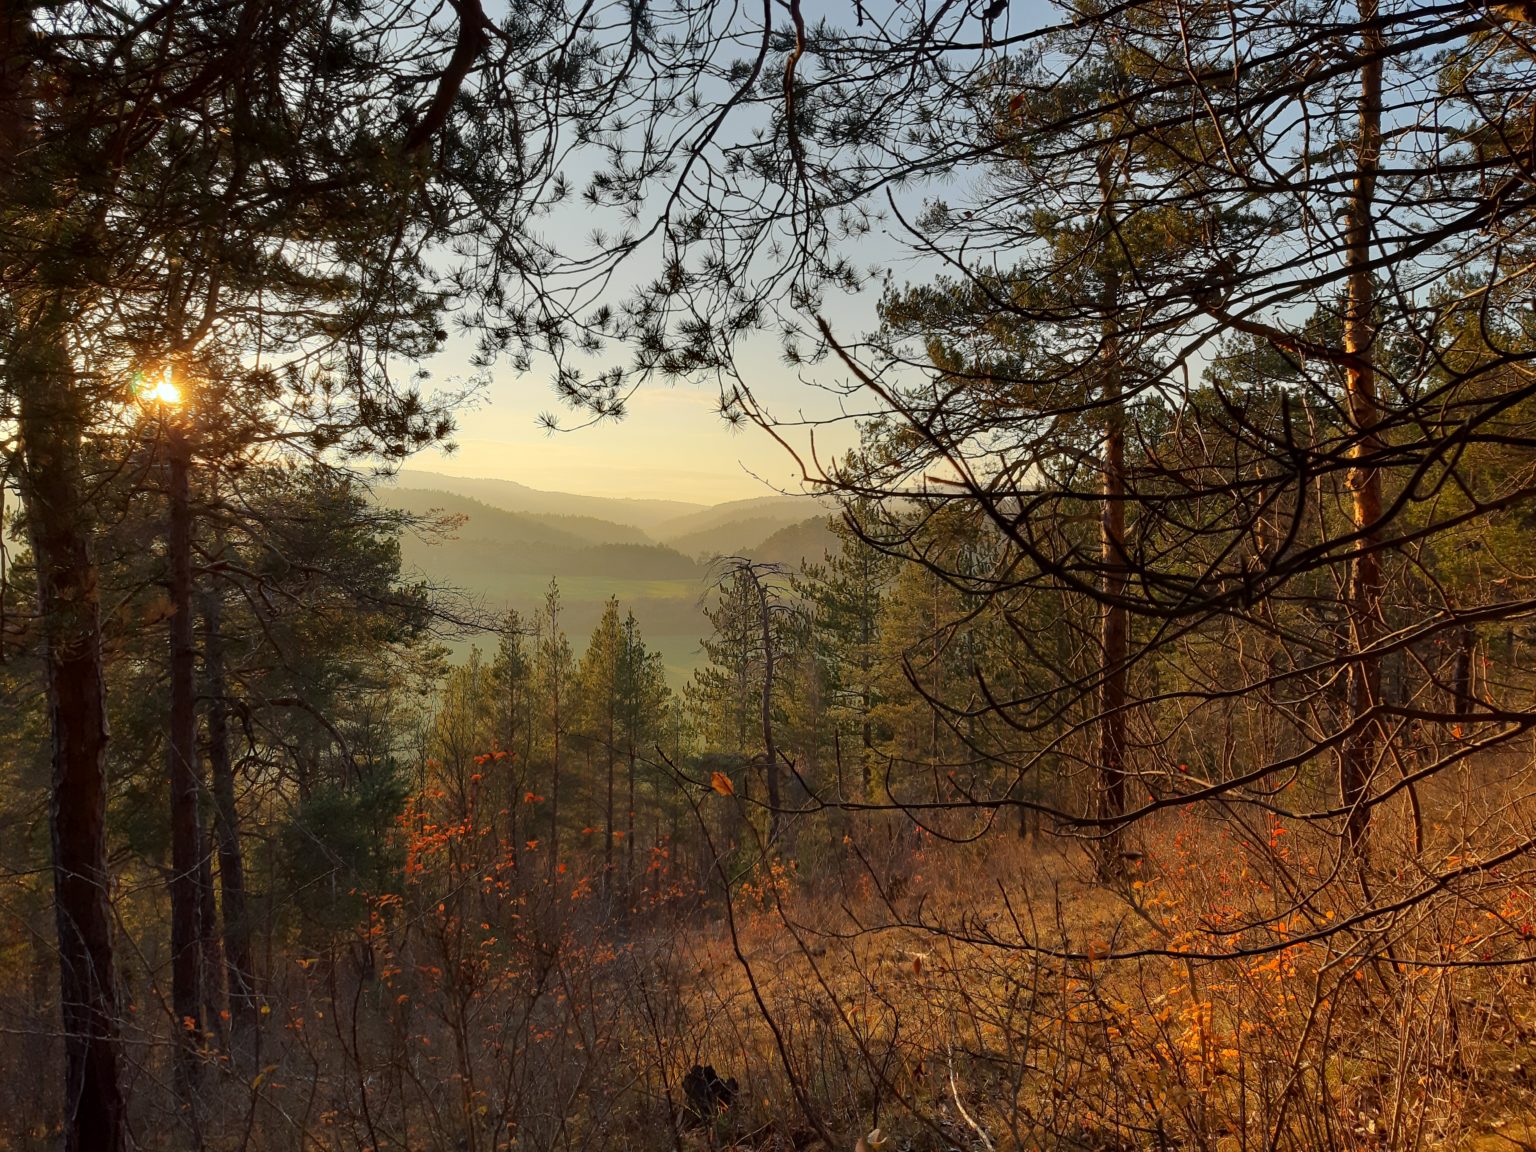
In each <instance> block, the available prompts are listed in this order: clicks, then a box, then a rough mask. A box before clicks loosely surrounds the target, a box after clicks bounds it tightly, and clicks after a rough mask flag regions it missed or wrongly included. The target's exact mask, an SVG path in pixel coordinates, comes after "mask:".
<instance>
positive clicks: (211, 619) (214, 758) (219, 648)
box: [203, 590, 259, 1066]
mask: <svg viewBox="0 0 1536 1152" xmlns="http://www.w3.org/2000/svg"><path fill="white" fill-rule="evenodd" d="M222 617H223V607H222V603H221V601H220V599H219V595H218V593H217V591H212V590H210V591H209V592H207V593H206V594H205V595H204V597H203V629H204V633H205V635H204V640H203V667H204V669H205V670H206V671H207V674H208V764H209V767H210V768H211V770H212V775H213V808H214V833H215V838H216V840H217V843H218V851H219V900H220V903H221V905H222V908H223V914H224V915H223V930H224V968H225V978H226V980H227V982H228V991H229V1015H230V1034H231V1041H232V1043H231V1045H230V1047H231V1049H232V1050H233V1053H234V1057H235V1059H236V1060H237V1061H240V1062H241V1063H242V1064H243V1065H245V1066H248V1065H249V1061H251V1060H252V1059H254V1056H255V1048H256V1030H257V1026H258V1023H259V1021H258V1018H257V1005H256V984H255V979H254V977H253V975H252V967H251V925H250V920H249V918H248V915H247V912H246V893H245V859H244V857H243V855H242V854H241V850H240V814H239V811H238V810H237V809H236V807H235V771H234V764H233V762H232V761H231V758H230V754H229V684H228V681H227V679H226V676H225V671H224V633H223V619H222Z"/></svg>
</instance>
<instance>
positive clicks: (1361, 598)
mask: <svg viewBox="0 0 1536 1152" xmlns="http://www.w3.org/2000/svg"><path fill="white" fill-rule="evenodd" d="M1376 13H1377V6H1376V2H1375V0H1364V3H1362V4H1361V6H1360V21H1361V25H1362V27H1363V28H1364V32H1363V33H1362V35H1361V44H1360V54H1361V60H1360V136H1359V141H1358V143H1357V145H1356V147H1357V152H1356V170H1355V183H1354V188H1353V190H1352V192H1351V194H1350V203H1349V217H1348V222H1347V226H1346V229H1345V237H1344V244H1345V259H1346V261H1347V265H1348V273H1349V298H1348V302H1347V305H1346V308H1345V313H1344V352H1345V354H1346V356H1347V357H1348V361H1347V363H1346V366H1345V389H1346V392H1347V396H1348V403H1349V421H1350V426H1351V429H1352V431H1353V432H1354V435H1355V443H1354V446H1353V447H1352V448H1351V449H1350V457H1351V461H1352V463H1351V467H1350V471H1349V479H1348V483H1349V489H1350V492H1351V494H1352V497H1353V499H1352V509H1351V511H1352V517H1353V526H1354V530H1355V558H1354V561H1353V563H1352V564H1351V566H1350V578H1349V593H1348V596H1349V602H1348V613H1349V628H1350V644H1351V647H1352V649H1353V652H1352V653H1351V658H1352V659H1351V664H1350V681H1349V722H1350V723H1351V724H1352V725H1353V726H1354V733H1353V735H1352V736H1351V738H1350V741H1349V743H1348V745H1347V746H1346V747H1345V749H1344V754H1343V757H1342V759H1341V761H1340V764H1339V799H1340V802H1341V803H1342V805H1343V806H1344V807H1345V808H1346V809H1347V810H1348V815H1347V816H1346V817H1345V832H1344V835H1345V840H1346V841H1347V842H1348V844H1349V847H1350V848H1351V849H1352V850H1353V851H1355V852H1357V853H1358V852H1362V851H1363V850H1364V848H1365V836H1366V831H1367V827H1368V825H1369V823H1370V809H1369V808H1368V807H1367V806H1366V800H1367V796H1366V793H1367V790H1368V789H1369V786H1370V778H1371V773H1372V772H1373V771H1374V770H1375V765H1376V761H1377V759H1378V757H1379V756H1380V752H1381V725H1380V722H1379V721H1378V720H1377V719H1376V717H1375V715H1374V713H1375V709H1376V706H1377V705H1378V703H1379V702H1380V699H1381V657H1380V656H1379V655H1378V654H1376V653H1375V652H1374V651H1372V649H1373V647H1374V645H1375V643H1376V641H1377V639H1378V638H1379V637H1380V635H1381V625H1382V621H1381V589H1382V576H1381V560H1380V557H1379V555H1378V545H1379V543H1380V532H1379V529H1378V528H1377V525H1378V523H1379V522H1380V520H1381V475H1380V472H1379V471H1378V469H1377V464H1376V461H1377V456H1378V453H1379V449H1380V440H1379V438H1378V436H1377V432H1376V426H1377V423H1378V422H1379V419H1380V414H1379V412H1378V408H1377V396H1376V370H1375V366H1374V364H1373V363H1372V357H1373V356H1374V349H1373V344H1374V340H1375V330H1374V313H1375V306H1376V294H1375V293H1376V290H1375V285H1374V284H1373V283H1372V282H1371V269H1370V257H1371V224H1372V221H1373V218H1374V201H1375V198H1376V173H1377V168H1378V165H1379V162H1380V158H1381V69H1382V64H1381V60H1382V53H1383V48H1384V45H1383V42H1382V36H1381V31H1380V29H1379V28H1377V27H1376Z"/></svg>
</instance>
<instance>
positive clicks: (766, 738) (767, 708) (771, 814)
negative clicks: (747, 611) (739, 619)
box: [747, 565, 780, 844]
mask: <svg viewBox="0 0 1536 1152" xmlns="http://www.w3.org/2000/svg"><path fill="white" fill-rule="evenodd" d="M747 571H748V573H749V574H750V575H751V577H752V582H753V583H754V584H756V585H757V603H758V610H759V612H760V613H761V617H762V633H763V696H762V720H763V761H764V769H765V771H766V772H767V783H768V842H769V843H770V844H774V843H777V841H778V839H779V818H780V817H779V752H778V749H777V748H776V747H775V746H774V741H773V621H772V619H771V617H770V616H769V613H768V588H767V585H765V584H764V583H763V579H762V577H761V576H760V575H759V574H758V573H757V572H755V571H753V569H752V568H751V567H750V565H749V566H748V568H747Z"/></svg>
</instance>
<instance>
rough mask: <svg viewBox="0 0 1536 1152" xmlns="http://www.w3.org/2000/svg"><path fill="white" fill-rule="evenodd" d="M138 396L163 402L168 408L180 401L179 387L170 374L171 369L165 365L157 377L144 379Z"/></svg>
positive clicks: (158, 402) (157, 402) (159, 402)
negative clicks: (142, 387)
mask: <svg viewBox="0 0 1536 1152" xmlns="http://www.w3.org/2000/svg"><path fill="white" fill-rule="evenodd" d="M139 397H140V398H141V399H143V400H146V401H153V402H155V403H156V404H164V405H165V406H166V407H168V408H175V407H176V406H177V405H179V404H180V403H181V389H180V388H178V387H177V386H176V381H175V380H174V379H173V377H172V375H171V369H170V367H169V366H167V367H166V368H165V369H164V370H163V371H162V372H161V373H160V375H159V376H158V377H156V378H154V379H152V380H149V381H146V386H145V388H144V389H143V391H141V392H140V393H139Z"/></svg>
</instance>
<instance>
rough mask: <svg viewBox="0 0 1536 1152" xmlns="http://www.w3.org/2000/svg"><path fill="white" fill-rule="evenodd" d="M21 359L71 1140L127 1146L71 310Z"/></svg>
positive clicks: (105, 1149)
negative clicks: (68, 326) (67, 342)
mask: <svg viewBox="0 0 1536 1152" xmlns="http://www.w3.org/2000/svg"><path fill="white" fill-rule="evenodd" d="M9 359H10V362H9V364H8V365H7V368H8V375H9V376H10V384H11V386H12V388H13V389H14V392H15V395H16V402H17V418H18V425H19V430H20V433H21V472H20V481H21V493H22V500H23V502H24V505H25V508H26V512H27V524H28V528H29V533H30V537H31V544H32V554H33V559H34V562H35V564H36V568H37V586H38V601H39V608H40V609H41V612H42V617H43V640H44V657H45V664H46V670H47V692H48V720H49V729H50V731H51V733H52V760H53V781H52V792H51V795H50V799H49V821H50V826H51V827H50V831H51V833H52V841H53V888H54V910H55V917H56V919H57V923H58V934H59V1002H60V1006H61V1008H62V1012H63V1028H64V1064H65V1081H64V1084H65V1096H64V1099H65V1109H64V1112H65V1119H64V1148H65V1150H66V1152H117V1150H118V1149H120V1148H122V1147H123V1146H124V1139H125V1138H124V1106H123V1096H122V1089H121V1085H120V1083H119V1078H118V1063H119V1053H120V1043H119V1040H118V1030H117V1029H118V1021H117V977H116V968H115V966H114V962H113V951H112V944H113V941H112V910H111V903H110V899H109V890H110V885H111V874H110V872H109V870H108V867H107V836H106V815H107V772H106V754H107V708H106V685H105V677H104V669H103V663H102V650H101V613H100V603H99V588H98V573H97V568H96V562H95V559H94V558H93V557H92V555H91V549H90V542H89V541H90V537H89V528H88V524H89V520H90V517H89V515H88V512H87V509H86V506H85V498H84V495H83V493H82V491H81V483H80V473H81V461H80V445H81V436H82V428H83V425H84V416H83V413H82V412H81V410H80V408H81V403H82V402H81V398H80V396H79V394H78V390H77V389H76V387H75V381H74V378H73V370H72V365H71V363H70V358H69V354H68V352H67V350H66V348H65V346H64V339H63V334H62V324H61V323H56V322H52V321H45V322H44V323H42V324H39V325H36V326H34V327H32V329H31V330H30V331H26V332H22V333H20V334H19V336H18V339H17V342H16V345H15V347H14V349H13V350H12V355H11V357H10V358H9Z"/></svg>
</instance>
